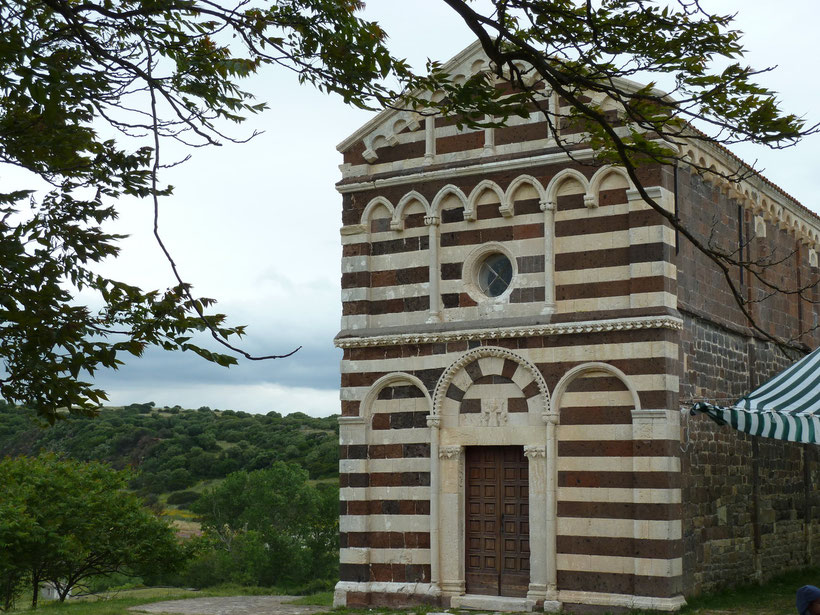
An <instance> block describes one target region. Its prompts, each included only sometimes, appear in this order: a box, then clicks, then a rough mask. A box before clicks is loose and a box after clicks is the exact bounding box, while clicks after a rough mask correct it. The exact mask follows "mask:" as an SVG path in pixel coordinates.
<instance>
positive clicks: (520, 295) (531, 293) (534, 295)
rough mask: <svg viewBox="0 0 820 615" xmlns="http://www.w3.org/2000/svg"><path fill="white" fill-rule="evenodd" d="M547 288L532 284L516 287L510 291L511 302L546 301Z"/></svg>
mask: <svg viewBox="0 0 820 615" xmlns="http://www.w3.org/2000/svg"><path fill="white" fill-rule="evenodd" d="M544 297H545V290H544V287H543V286H530V287H527V288H515V289H513V291H512V293H510V303H536V302H542V301H544Z"/></svg>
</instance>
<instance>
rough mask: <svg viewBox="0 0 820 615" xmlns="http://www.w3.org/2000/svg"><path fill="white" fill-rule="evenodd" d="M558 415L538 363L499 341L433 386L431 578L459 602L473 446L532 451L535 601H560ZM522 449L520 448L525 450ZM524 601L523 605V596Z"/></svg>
mask: <svg viewBox="0 0 820 615" xmlns="http://www.w3.org/2000/svg"><path fill="white" fill-rule="evenodd" d="M556 423H557V415H556V414H555V413H553V412H552V410H551V407H550V394H549V390H548V388H547V385H546V382H545V381H544V378H543V376H542V375H541V373H540V372H539V371H538V369H537V368H536V367H535V365H533V364H532V363H530V362H529V361H527V360H526V359H524V358H523V357H521V356H520V355H518V354H516V353H514V352H512V351H510V350H508V349H506V348H499V347H495V346H481V347H478V348H474V349H472V350H469V351H467V352H465V353H464V354H463V355H461V356H460V357H459V358H458V359H457V360H456V361H454V362H453V363H452V364H451V365H450V366H449V367H448V368H447V369H446V370H445V371H444V373H443V374H442V376H441V378H440V379H439V382H438V383H437V385H436V388H435V391H434V393H433V412H432V414H431V415H430V417H429V419H428V424H429V425H430V426H431V427H432V429H431V457H432V458H431V498H430V526H431V527H430V530H431V531H430V535H431V541H430V546H431V564H432V570H431V572H432V581H433V583H435V584H437V585H438V586H439V588H440V590H441V593H442V595H444V596H450V598H451V600H450V605H451V606H452V607H459V606H470V605H471V604H473V603H474V602H475V601H476V598H475V597H473V596H471V595H468V594H466V590H467V584H466V561H465V560H466V538H465V536H466V533H465V532H466V530H465V524H466V521H465V519H466V514H467V511H466V499H467V497H466V494H465V475H464V473H465V450H466V448H467V447H501V446H504V447H521V448H520V449H519V450H521V451H522V452H523V454H524V455H526V457H527V462H528V468H529V470H528V471H527V472H526V474H527V476H528V487H527V488H528V499H529V507H528V508H529V518H528V525H529V550H530V557H529V584H528V586H527V588H526V589H527V591H526V598H521V599H520V600H521V601H523V602H524V603H526V605H528V606H530V607H531V606H533V605H534V604H535V602H537V601H546V608H547V609H548V610H554V609H550V607H551V606H554V607H555V608H557V607H558V603H557V602H556V600H557V591H556V574H555V570H556V568H555V550H556V546H555V536H556V501H555V492H556V477H557V474H556V463H555V458H556V450H555V425H556ZM519 454H520V453H519ZM522 606H524V605H523V604H522Z"/></svg>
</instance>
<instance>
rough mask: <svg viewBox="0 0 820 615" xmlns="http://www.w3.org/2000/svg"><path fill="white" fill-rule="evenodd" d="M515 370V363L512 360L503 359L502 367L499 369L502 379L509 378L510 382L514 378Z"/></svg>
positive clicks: (516, 363)
mask: <svg viewBox="0 0 820 615" xmlns="http://www.w3.org/2000/svg"><path fill="white" fill-rule="evenodd" d="M517 369H518V362H517V361H513V360H512V359H504V367H502V368H501V375H502V376H503V377H504V378H509V379H510V380H512V378H513V376H515V372H516V370H517Z"/></svg>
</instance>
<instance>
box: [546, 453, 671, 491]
mask: <svg viewBox="0 0 820 615" xmlns="http://www.w3.org/2000/svg"><path fill="white" fill-rule="evenodd" d="M558 444H559V450H560V444H561V443H560V442H559V443H558ZM559 454H560V453H559ZM558 486H559V487H584V488H588V489H594V488H596V487H601V488H610V489H618V488H626V489H678V488H680V486H681V475H680V473H679V472H583V471H571V472H570V471H559V472H558Z"/></svg>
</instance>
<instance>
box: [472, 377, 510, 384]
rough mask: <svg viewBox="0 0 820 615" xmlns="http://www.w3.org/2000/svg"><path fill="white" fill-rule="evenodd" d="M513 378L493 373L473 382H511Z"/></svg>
mask: <svg viewBox="0 0 820 615" xmlns="http://www.w3.org/2000/svg"><path fill="white" fill-rule="evenodd" d="M510 383H512V380H511V379H509V378H506V377H504V376H498V375H491V376H482V377H481V378H479V379H478V380H474V381H473V384H510Z"/></svg>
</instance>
